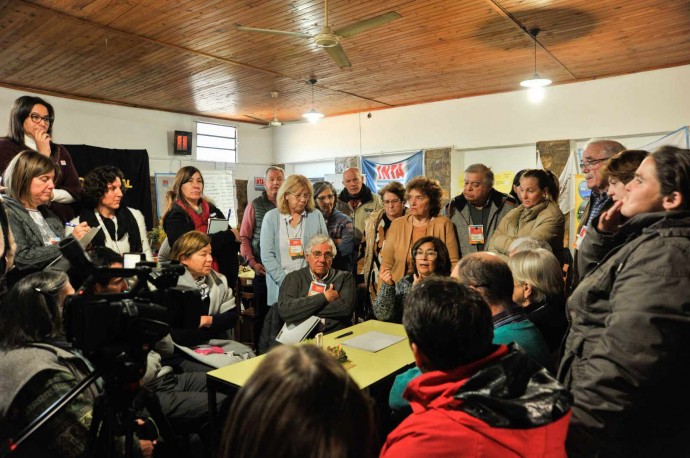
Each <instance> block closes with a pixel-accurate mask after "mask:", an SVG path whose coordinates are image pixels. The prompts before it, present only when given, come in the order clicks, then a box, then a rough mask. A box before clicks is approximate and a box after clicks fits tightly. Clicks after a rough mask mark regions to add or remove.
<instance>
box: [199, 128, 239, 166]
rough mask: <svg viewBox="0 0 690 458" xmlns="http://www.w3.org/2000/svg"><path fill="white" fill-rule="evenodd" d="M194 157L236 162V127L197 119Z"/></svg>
mask: <svg viewBox="0 0 690 458" xmlns="http://www.w3.org/2000/svg"><path fill="white" fill-rule="evenodd" d="M196 159H197V160H198V161H210V162H237V127H234V126H223V125H221V124H211V123H207V122H200V121H197V123H196Z"/></svg>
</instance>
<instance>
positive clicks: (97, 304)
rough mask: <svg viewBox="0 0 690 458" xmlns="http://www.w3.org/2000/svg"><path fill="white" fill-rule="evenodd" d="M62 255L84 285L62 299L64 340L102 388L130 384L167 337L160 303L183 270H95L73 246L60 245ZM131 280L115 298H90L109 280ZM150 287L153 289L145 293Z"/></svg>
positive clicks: (173, 266) (142, 266)
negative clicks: (97, 372)
mask: <svg viewBox="0 0 690 458" xmlns="http://www.w3.org/2000/svg"><path fill="white" fill-rule="evenodd" d="M60 251H61V252H62V255H63V256H64V257H65V258H67V260H69V262H70V264H71V265H72V267H73V268H74V269H77V270H78V271H79V273H80V275H84V276H85V277H86V280H85V282H84V284H83V285H82V286H81V287H80V288H79V290H78V291H77V294H75V295H73V296H70V297H68V298H67V300H66V302H65V307H64V326H65V334H66V336H67V339H68V340H69V341H70V342H71V343H72V344H73V345H74V347H75V348H77V349H79V350H81V351H82V352H83V353H84V355H85V356H86V357H87V359H89V360H90V361H91V362H92V363H93V364H94V365H95V366H96V368H98V369H101V370H102V371H103V374H104V377H105V378H106V382H107V381H108V377H114V378H115V379H116V380H117V381H119V382H125V383H127V382H136V381H137V380H139V379H140V378H141V377H142V376H143V374H144V372H145V370H146V355H147V354H148V352H149V350H151V348H153V346H154V344H155V343H156V342H157V341H159V340H160V339H162V338H163V337H165V336H166V335H167V334H168V332H169V327H168V324H167V321H168V313H167V310H166V308H165V307H162V306H161V305H159V304H161V303H163V302H164V301H167V300H170V299H169V297H170V295H171V294H172V295H173V296H174V292H171V291H169V290H170V289H173V290H174V289H175V288H174V287H175V286H176V285H177V279H178V278H179V276H180V275H182V274H183V273H184V266H182V265H180V264H179V263H176V262H168V263H165V264H162V265H156V264H154V263H147V262H142V263H139V264H138V265H137V266H136V267H135V268H129V269H125V268H119V269H118V268H109V267H96V266H95V265H94V264H93V262H92V261H91V259H90V258H89V256H88V255H87V254H86V253H85V252H84V249H83V248H82V246H81V245H80V244H79V242H78V241H76V240H73V239H71V238H66V239H64V240H63V241H61V242H60ZM115 277H124V278H130V279H133V280H134V283H133V284H132V285H131V287H130V289H129V290H128V291H126V292H124V293H118V294H98V295H96V294H94V293H93V287H94V284H95V283H102V284H103V283H107V282H108V281H109V280H110V279H111V278H115ZM149 283H151V284H152V285H153V286H154V287H155V288H150V287H149Z"/></svg>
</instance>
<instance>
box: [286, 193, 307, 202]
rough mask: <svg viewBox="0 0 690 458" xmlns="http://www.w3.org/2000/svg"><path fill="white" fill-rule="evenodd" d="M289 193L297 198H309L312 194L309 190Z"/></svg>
mask: <svg viewBox="0 0 690 458" xmlns="http://www.w3.org/2000/svg"><path fill="white" fill-rule="evenodd" d="M288 194H290V195H291V196H293V197H294V198H295V199H297V200H308V199H309V196H310V194H309V193H308V192H303V193H302V194H295V193H294V192H289V193H288Z"/></svg>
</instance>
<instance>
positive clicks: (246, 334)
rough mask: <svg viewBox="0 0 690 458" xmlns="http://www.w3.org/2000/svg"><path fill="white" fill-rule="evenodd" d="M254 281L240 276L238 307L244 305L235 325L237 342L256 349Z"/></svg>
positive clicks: (237, 297)
mask: <svg viewBox="0 0 690 458" xmlns="http://www.w3.org/2000/svg"><path fill="white" fill-rule="evenodd" d="M252 282H253V279H252V278H245V277H241V276H239V277H238V278H237V288H236V289H235V292H236V294H235V300H236V301H237V305H238V306H239V305H240V304H242V307H241V312H240V316H239V318H238V320H237V324H236V325H235V340H237V341H238V342H240V343H243V344H245V345H248V346H250V347H252V349H254V350H256V348H255V344H254V342H255V340H254V287H253V286H252Z"/></svg>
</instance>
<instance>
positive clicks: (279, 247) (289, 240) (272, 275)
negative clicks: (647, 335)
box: [261, 175, 328, 306]
mask: <svg viewBox="0 0 690 458" xmlns="http://www.w3.org/2000/svg"><path fill="white" fill-rule="evenodd" d="M276 204H277V207H276V208H274V209H273V210H271V211H269V212H268V213H266V216H264V220H263V223H262V224H261V259H262V260H263V263H264V267H266V286H267V289H268V305H271V306H272V305H274V304H277V303H278V292H279V290H280V284H281V283H283V279H285V276H286V275H287V274H289V273H290V272H292V271H295V270H299V269H301V268H303V267H306V265H307V263H306V260H305V257H304V255H305V251H304V250H305V247H306V245H307V242H308V241H309V240H310V239H311V238H312V237H313V236H315V235H317V234H323V235H328V229H327V228H326V222H325V221H324V219H323V215H322V214H321V212H320V211H314V208H315V206H314V189H313V188H312V185H311V183H310V182H309V180H308V179H307V178H306V177H305V176H303V175H290V176H289V177H287V179H286V180H285V181H284V182H283V184H282V185H281V186H280V189H279V190H278V197H277V199H276Z"/></svg>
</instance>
